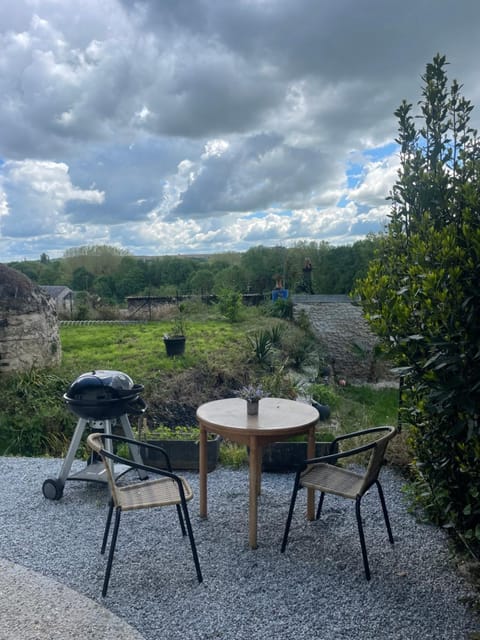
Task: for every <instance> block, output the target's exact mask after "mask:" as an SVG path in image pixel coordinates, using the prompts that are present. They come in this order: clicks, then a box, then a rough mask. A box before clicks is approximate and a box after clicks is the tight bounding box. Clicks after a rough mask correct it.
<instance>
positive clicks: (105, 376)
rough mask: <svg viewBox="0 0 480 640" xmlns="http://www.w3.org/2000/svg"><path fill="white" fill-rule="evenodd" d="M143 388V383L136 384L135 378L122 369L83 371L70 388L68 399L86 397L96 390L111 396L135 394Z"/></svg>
mask: <svg viewBox="0 0 480 640" xmlns="http://www.w3.org/2000/svg"><path fill="white" fill-rule="evenodd" d="M142 390H143V386H142V385H136V384H134V382H133V380H132V379H131V378H130V376H128V375H127V374H126V373H123V372H122V371H110V370H108V369H98V370H94V371H90V372H88V373H83V374H82V375H80V376H79V377H78V378H77V379H76V380H74V382H72V384H71V385H70V387H69V388H68V391H67V393H66V394H65V397H66V399H71V400H75V399H77V400H81V399H85V397H86V396H89V395H90V394H91V393H94V392H102V391H103V392H107V393H108V395H110V397H118V398H120V397H125V396H133V395H135V394H138V393H139V392H140V391H142Z"/></svg>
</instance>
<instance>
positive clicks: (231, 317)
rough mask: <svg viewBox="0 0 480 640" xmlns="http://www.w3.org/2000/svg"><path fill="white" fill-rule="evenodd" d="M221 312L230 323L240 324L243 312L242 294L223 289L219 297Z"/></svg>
mask: <svg viewBox="0 0 480 640" xmlns="http://www.w3.org/2000/svg"><path fill="white" fill-rule="evenodd" d="M218 300H219V302H218V304H219V307H220V312H221V313H222V315H223V316H225V318H226V319H227V320H228V321H229V322H238V321H239V320H240V314H241V311H242V306H243V303H242V294H241V293H239V292H238V291H232V290H230V289H223V290H222V291H221V292H220V293H219V295H218Z"/></svg>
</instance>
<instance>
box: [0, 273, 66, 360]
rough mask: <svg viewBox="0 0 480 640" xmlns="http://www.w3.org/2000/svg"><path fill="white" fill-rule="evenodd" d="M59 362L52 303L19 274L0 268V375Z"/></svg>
mask: <svg viewBox="0 0 480 640" xmlns="http://www.w3.org/2000/svg"><path fill="white" fill-rule="evenodd" d="M60 360H61V344H60V336H59V331H58V320H57V312H56V307H55V302H54V301H53V300H52V298H50V296H48V295H47V294H46V293H44V292H43V291H41V290H40V288H39V287H37V286H35V285H34V284H33V283H32V282H31V280H29V279H28V278H27V277H26V276H25V275H24V274H23V273H20V272H19V271H15V270H14V269H10V268H9V267H6V266H5V265H0V373H1V372H7V371H28V370H30V369H31V368H32V367H36V368H43V367H48V366H54V365H56V364H59V363H60Z"/></svg>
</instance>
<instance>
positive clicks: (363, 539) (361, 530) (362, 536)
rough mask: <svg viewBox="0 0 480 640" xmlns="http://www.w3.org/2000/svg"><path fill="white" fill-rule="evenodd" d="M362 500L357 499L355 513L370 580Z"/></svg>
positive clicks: (365, 565) (366, 573)
mask: <svg viewBox="0 0 480 640" xmlns="http://www.w3.org/2000/svg"><path fill="white" fill-rule="evenodd" d="M360 500H361V498H357V499H356V500H355V515H356V516H357V525H358V535H359V537H360V546H361V547H362V557H363V566H364V568H365V577H366V578H367V580H370V567H369V565H368V557H367V547H366V545H365V536H364V534H363V525H362V516H361V514H360Z"/></svg>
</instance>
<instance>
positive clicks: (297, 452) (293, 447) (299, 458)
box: [262, 442, 338, 473]
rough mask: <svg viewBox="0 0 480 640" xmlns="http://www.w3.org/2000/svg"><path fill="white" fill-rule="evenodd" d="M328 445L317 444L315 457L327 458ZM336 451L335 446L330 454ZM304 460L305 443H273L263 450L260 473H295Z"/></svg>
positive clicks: (324, 443)
mask: <svg viewBox="0 0 480 640" xmlns="http://www.w3.org/2000/svg"><path fill="white" fill-rule="evenodd" d="M330 444H331V443H330V442H317V443H316V445H315V456H327V455H328V454H329V453H330ZM337 451H338V447H337V445H335V448H334V451H332V453H336V452H337ZM306 458H307V443H306V442H273V443H272V444H269V445H267V446H266V447H265V448H264V450H263V457H262V471H269V472H271V473H291V472H293V471H296V470H297V468H298V467H299V466H300V465H301V464H302V463H303V461H304V460H306ZM332 462H334V460H333V461H332Z"/></svg>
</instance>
